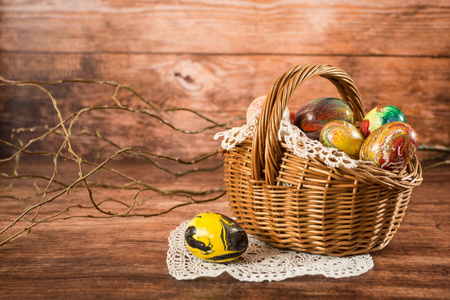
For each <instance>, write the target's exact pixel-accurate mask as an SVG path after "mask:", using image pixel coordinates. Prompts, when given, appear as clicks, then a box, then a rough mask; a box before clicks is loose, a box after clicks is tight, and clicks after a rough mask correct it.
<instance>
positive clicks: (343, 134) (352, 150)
mask: <svg viewBox="0 0 450 300" xmlns="http://www.w3.org/2000/svg"><path fill="white" fill-rule="evenodd" d="M319 141H320V142H321V143H322V144H323V145H324V146H325V147H329V148H336V149H339V150H341V151H344V152H345V153H347V154H348V155H349V156H350V157H351V158H355V159H358V157H359V150H360V149H361V145H362V143H363V142H364V137H363V136H362V134H361V132H360V131H359V130H358V128H356V127H355V126H354V125H353V124H350V123H349V122H345V121H341V120H337V121H331V122H329V123H328V124H327V125H325V126H324V127H323V128H322V130H321V131H320V138H319Z"/></svg>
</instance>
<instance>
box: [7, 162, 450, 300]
mask: <svg viewBox="0 0 450 300" xmlns="http://www.w3.org/2000/svg"><path fill="white" fill-rule="evenodd" d="M30 167H32V168H35V169H36V170H40V169H41V168H42V167H45V165H42V164H34V165H33V164H30V165H28V166H27V168H30ZM115 168H117V169H119V170H122V171H124V172H126V173H129V172H131V173H134V175H135V176H137V177H142V178H143V179H145V180H150V181H151V180H152V178H153V180H155V181H156V183H158V184H160V183H161V184H165V185H166V186H170V184H171V183H172V184H177V187H180V186H195V185H197V184H198V179H199V178H200V177H202V176H200V175H199V176H193V177H191V178H190V179H189V178H186V179H183V180H181V181H180V180H179V179H172V180H170V179H167V178H165V179H164V180H163V181H160V179H159V178H158V176H157V175H156V173H155V175H151V174H149V173H148V172H147V170H146V168H145V167H144V166H137V165H136V164H128V163H123V164H119V165H115ZM63 170H64V171H63V173H64V174H62V176H63V177H66V178H67V179H68V178H69V177H68V176H70V174H71V172H76V170H73V169H69V168H64V169H63ZM2 171H4V170H3V169H2ZM203 176H204V180H203V183H206V184H211V185H217V184H220V180H221V178H220V174H219V173H215V174H213V176H205V175H203ZM449 176H450V168H449V167H448V166H442V167H438V168H435V169H430V170H427V171H425V173H424V184H423V185H422V186H419V187H417V188H415V189H414V190H413V194H412V197H411V201H410V204H409V207H408V210H407V212H406V215H405V218H404V220H403V222H402V225H401V227H400V229H399V231H398V232H397V233H396V235H395V237H394V238H393V240H392V241H391V242H390V244H389V245H388V246H387V247H386V248H385V249H383V250H382V251H379V252H375V253H373V260H374V264H375V266H374V268H373V269H372V270H370V271H369V272H367V273H366V274H363V275H362V276H358V277H352V278H343V279H327V278H325V277H322V276H304V277H297V278H293V279H288V280H285V281H281V282H262V283H245V282H238V281H237V280H235V279H233V278H232V277H231V276H229V275H228V274H223V275H221V276H219V277H217V278H199V279H196V280H192V281H177V280H175V279H174V278H172V277H171V276H170V275H169V273H168V269H167V266H166V253H167V250H168V240H167V239H168V236H169V234H170V232H171V231H172V230H173V229H175V228H176V227H177V226H178V224H179V223H181V222H182V221H185V220H187V219H190V218H191V217H192V216H194V215H196V214H197V213H200V212H204V211H216V212H221V213H224V214H228V215H231V212H230V210H229V208H228V206H227V202H226V199H225V198H222V199H220V200H217V201H215V202H211V203H208V204H198V205H191V206H185V207H183V208H179V209H176V210H174V211H172V212H170V213H169V214H167V215H163V216H160V217H154V218H146V219H144V218H114V219H72V220H66V221H60V222H54V223H50V224H44V225H40V226H37V227H35V228H34V229H33V230H32V232H31V234H30V235H28V236H25V237H22V238H20V239H17V240H15V241H13V242H12V243H10V244H6V245H4V246H2V247H0V261H1V264H0V290H1V291H2V296H3V297H4V298H7V299H25V298H26V299H33V298H65V299H71V298H83V299H91V298H99V297H100V298H108V299H119V298H120V299H130V298H150V299H170V298H177V299H205V298H207V299H211V298H220V299H223V298H228V299H240V298H247V299H273V298H277V299H280V298H281V299H293V298H309V299H310V298H318V297H320V298H332V299H336V298H347V299H348V298H364V299H387V298H402V299H404V298H420V299H448V298H449V296H450V288H449V286H448V284H447V283H448V271H449V268H450V259H449V257H448V250H449V247H450V244H449V238H448V237H449V236H448V235H449V230H450V227H449V226H450V222H449V218H448V211H449V209H450V207H449V203H448V201H447V200H448V193H449V187H448V185H447V178H448V177H449ZM29 188H30V187H29V186H26V185H21V184H20V183H19V185H17V186H16V187H15V188H14V189H13V190H11V191H9V192H8V193H10V192H13V193H15V194H16V195H18V196H20V195H24V194H26V192H27V191H28V190H29ZM31 188H33V187H31ZM3 194H4V193H3ZM78 196H80V198H78ZM95 196H96V197H97V199H102V198H106V197H110V196H114V197H116V196H117V193H116V192H114V191H108V190H103V191H99V190H95ZM83 198H84V199H83ZM86 198H87V196H86V195H84V196H83V193H74V194H73V195H72V196H71V197H67V198H63V200H62V201H63V202H62V203H60V204H58V203H54V204H55V205H53V204H52V206H54V209H56V208H55V207H62V206H63V205H64V203H67V202H70V203H71V202H73V201H88V200H87V199H86ZM24 204H25V203H18V202H14V201H12V200H7V199H2V201H0V224H1V225H2V228H3V226H5V225H6V224H7V221H8V220H11V219H12V217H14V216H17V215H18V214H20V213H21V211H22V208H23V206H22V205H24ZM167 205H168V203H167V200H166V199H164V198H161V197H156V198H152V199H150V200H149V201H148V202H147V203H145V204H144V205H143V206H146V207H148V208H149V209H151V210H159V209H163V208H165V207H167ZM139 209H141V208H139Z"/></svg>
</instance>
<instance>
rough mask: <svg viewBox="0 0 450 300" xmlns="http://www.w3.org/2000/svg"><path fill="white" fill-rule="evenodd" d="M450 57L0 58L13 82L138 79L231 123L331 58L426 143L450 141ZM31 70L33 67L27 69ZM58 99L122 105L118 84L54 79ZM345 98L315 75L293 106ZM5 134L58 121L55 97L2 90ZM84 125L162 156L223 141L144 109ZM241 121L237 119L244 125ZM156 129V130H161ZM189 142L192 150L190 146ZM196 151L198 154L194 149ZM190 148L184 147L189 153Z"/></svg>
mask: <svg viewBox="0 0 450 300" xmlns="http://www.w3.org/2000/svg"><path fill="white" fill-rule="evenodd" d="M448 61H449V59H447V58H412V57H402V58H399V57H395V58H394V57H351V58H349V57H340V56H324V57H315V56H276V55H253V56H234V55H147V54H136V55H135V54H57V55H49V54H21V55H16V54H6V53H4V54H3V55H2V56H1V62H2V65H4V66H5V68H4V69H3V74H4V76H7V77H8V78H10V79H21V80H44V81H53V80H59V79H68V78H75V77H84V78H87V79H103V80H111V81H115V82H118V83H121V84H125V85H131V86H132V87H134V88H135V89H136V90H137V91H139V92H140V93H141V94H142V95H143V96H144V97H146V98H147V99H149V100H151V101H153V102H155V103H156V104H157V105H159V106H162V107H165V108H168V107H186V108H191V109H194V110H198V111H200V112H202V113H204V114H205V115H207V116H208V117H211V118H213V119H215V120H218V121H220V122H226V121H228V120H230V119H232V118H234V117H237V116H243V115H244V114H245V111H246V108H247V106H248V104H249V103H250V101H251V100H252V99H254V98H256V97H257V96H259V95H264V94H266V93H267V92H268V91H269V89H270V87H271V86H272V85H273V83H274V81H275V80H276V78H277V77H278V76H280V75H281V74H282V73H284V72H285V71H287V70H288V69H289V68H291V67H292V66H293V65H295V64H299V63H323V62H326V63H330V64H332V65H336V66H339V67H341V68H343V69H344V70H346V71H347V72H348V73H349V74H350V75H351V76H352V78H353V79H354V80H355V82H356V84H357V86H358V87H359V89H360V92H361V94H362V96H363V102H364V104H365V107H366V112H368V111H369V110H370V109H371V108H372V107H375V106H376V105H380V104H392V105H395V106H397V107H399V108H400V109H401V110H402V111H403V112H404V113H405V115H406V117H407V121H408V122H409V123H410V124H411V125H412V126H413V127H414V128H415V129H416V131H417V132H418V134H419V137H420V139H421V141H422V142H423V143H427V144H442V145H447V146H449V145H450V144H449V143H450V130H449V128H450V105H449V101H448V96H447V95H448V93H449V92H450V91H449V85H448V82H449V80H450V72H449V71H448V70H449V69H448ZM27 66H28V67H29V68H28V69H27V70H28V71H27V73H26V74H24V72H23V70H24V69H26V68H27ZM47 88H48V89H49V91H51V92H52V93H53V95H54V97H55V98H56V99H57V101H59V109H60V110H61V111H62V113H63V116H68V115H69V114H71V113H73V112H75V111H78V110H80V109H82V108H84V107H89V106H97V105H115V102H114V101H113V100H112V99H111V97H112V95H113V94H114V91H115V88H114V87H110V86H105V85H103V86H98V85H92V84H82V83H77V84H65V85H61V86H47ZM324 96H338V94H337V92H336V90H335V88H334V86H333V85H332V84H330V83H329V82H327V81H326V80H324V79H320V78H317V79H316V78H314V79H312V80H311V81H309V82H307V83H305V84H304V86H301V87H299V88H298V90H297V91H296V92H295V93H294V95H293V97H292V99H291V101H290V102H289V107H290V109H291V110H292V111H296V110H297V109H298V107H300V106H301V105H302V104H304V103H306V102H307V101H309V100H311V99H314V98H316V97H324ZM119 98H120V99H123V103H124V104H126V105H128V106H130V107H133V108H140V109H145V108H148V107H146V106H145V105H143V103H142V102H141V101H140V100H139V99H138V98H137V97H131V95H130V93H127V92H122V93H119ZM0 104H1V107H2V118H1V119H0V125H1V126H0V128H1V137H2V138H3V139H9V135H10V132H11V129H12V128H20V127H32V126H40V125H44V124H49V125H53V124H56V122H57V121H58V120H57V117H56V113H55V109H54V108H53V105H52V103H51V101H50V99H49V98H48V97H47V96H46V95H45V94H44V93H43V92H41V91H40V90H38V89H36V88H34V87H1V88H0ZM163 116H164V118H166V119H167V120H169V121H171V122H173V123H174V124H176V125H177V126H180V127H182V128H186V129H199V128H202V127H204V126H207V125H208V123H207V122H204V121H201V120H200V119H199V118H197V117H195V116H194V115H193V114H189V113H167V114H163ZM79 124H81V125H80V127H79V128H80V130H81V129H86V130H89V131H91V132H94V133H95V131H99V132H100V133H102V135H104V136H106V137H109V138H110V139H112V140H113V141H115V142H117V143H118V144H119V145H122V146H124V147H125V146H139V147H145V148H147V149H149V148H150V149H154V150H155V151H157V152H159V153H166V154H175V153H179V149H181V148H183V151H188V152H187V156H193V155H195V154H199V152H202V153H206V152H209V151H211V150H212V149H215V148H217V147H218V142H217V141H214V140H213V138H212V137H213V135H214V133H215V132H217V131H219V130H218V129H214V130H210V131H207V132H206V133H201V134H198V135H194V136H185V135H182V134H178V133H176V132H174V131H173V130H171V129H168V127H164V126H162V125H161V124H160V123H159V122H158V121H154V120H153V119H150V118H148V117H145V116H139V115H138V116H136V114H134V115H133V114H131V113H126V112H113V113H112V114H111V113H109V112H101V111H96V112H90V113H86V114H85V115H84V116H83V117H82V118H80V120H79ZM238 124H239V123H238ZM155 129H157V130H155ZM80 143H81V144H80V151H82V153H83V152H85V153H89V151H90V152H92V148H94V149H96V145H95V143H94V142H93V141H92V139H87V140H86V139H85V140H82V141H80ZM186 144H189V145H191V147H190V148H188V149H185V148H186V147H185V145H186ZM189 151H191V152H189ZM183 153H186V152H183Z"/></svg>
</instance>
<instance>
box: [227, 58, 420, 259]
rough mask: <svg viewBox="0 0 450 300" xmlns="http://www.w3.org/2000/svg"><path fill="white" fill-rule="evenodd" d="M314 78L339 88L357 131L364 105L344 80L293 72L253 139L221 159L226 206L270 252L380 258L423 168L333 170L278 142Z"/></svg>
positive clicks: (271, 97) (331, 72)
mask: <svg viewBox="0 0 450 300" xmlns="http://www.w3.org/2000/svg"><path fill="white" fill-rule="evenodd" d="M313 76H321V77H324V78H326V79H328V80H329V81H330V82H331V83H333V84H334V85H335V86H336V88H337V90H338V91H339V93H340V95H341V97H342V99H343V100H344V101H346V102H347V103H348V104H349V105H350V107H351V108H352V110H353V112H354V113H355V118H356V124H357V126H359V125H360V123H361V121H362V119H363V117H364V113H363V105H362V102H361V97H360V94H359V92H358V89H357V88H356V86H355V83H354V82H353V80H352V79H351V78H350V77H349V75H348V74H347V73H345V72H344V71H342V70H341V69H338V68H336V67H332V66H329V65H300V66H296V67H294V68H292V69H291V70H289V71H288V72H286V73H285V74H284V75H283V76H281V77H280V78H279V79H278V80H277V81H276V82H275V84H274V85H273V87H272V89H271V91H270V92H269V94H268V96H267V98H266V100H265V103H264V106H263V108H262V112H261V115H260V119H259V123H258V124H257V126H256V130H255V133H254V136H253V139H249V138H247V139H246V140H245V141H244V142H242V143H240V144H238V145H236V146H235V147H234V148H233V149H231V150H228V151H224V162H225V167H224V169H225V177H224V180H225V184H226V189H227V195H228V199H229V204H230V206H231V208H232V210H233V213H234V215H235V217H236V218H237V221H238V222H239V223H240V224H241V225H242V226H243V228H244V229H245V230H246V232H247V233H249V234H252V235H254V236H255V237H256V238H258V239H260V240H262V241H265V242H267V243H269V244H270V245H272V246H275V247H279V248H287V249H292V250H297V251H304V252H309V253H316V254H327V255H332V256H345V255H353V254H359V253H369V252H372V251H375V250H380V249H382V248H384V247H385V246H386V245H387V244H388V243H389V241H390V240H391V239H392V237H393V236H394V234H395V232H396V231H397V229H398V227H399V226H400V222H401V221H402V218H403V216H404V214H405V211H406V208H407V205H408V202H409V198H410V196H411V192H412V188H413V187H415V186H418V185H420V184H421V182H422V168H421V166H420V164H419V161H418V159H417V157H414V159H413V160H412V161H411V162H410V163H409V164H408V165H407V166H406V167H405V168H404V169H402V170H400V171H395V172H390V171H386V170H383V169H380V168H377V167H375V166H373V165H372V164H370V163H365V162H361V163H358V165H357V167H355V168H343V167H338V168H333V167H329V166H327V165H325V163H324V162H323V161H321V160H320V159H319V158H309V159H304V158H301V157H299V156H297V155H295V154H294V153H293V152H292V151H291V150H289V149H288V148H287V146H286V145H285V144H284V143H282V142H280V141H278V138H277V132H278V130H279V126H280V122H281V118H282V112H283V111H284V110H285V108H286V104H287V101H288V100H289V98H290V95H291V94H292V92H293V91H294V89H295V88H296V87H297V86H299V85H300V84H302V83H303V82H305V81H306V80H308V79H309V78H311V77H313ZM299 146H300V147H301V146H302V145H299Z"/></svg>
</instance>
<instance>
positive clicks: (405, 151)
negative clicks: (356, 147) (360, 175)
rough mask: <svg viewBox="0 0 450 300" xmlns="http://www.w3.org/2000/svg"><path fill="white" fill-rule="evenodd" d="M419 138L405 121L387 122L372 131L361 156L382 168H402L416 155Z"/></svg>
mask: <svg viewBox="0 0 450 300" xmlns="http://www.w3.org/2000/svg"><path fill="white" fill-rule="evenodd" d="M418 144H419V142H418V138H417V134H416V132H415V131H414V129H413V128H412V127H411V126H410V125H408V124H406V123H404V122H399V121H396V122H391V123H387V124H385V125H383V126H381V127H380V128H378V129H376V130H375V131H374V132H372V133H371V134H370V135H369V136H368V137H367V139H366V140H365V141H364V143H363V144H362V146H361V151H360V154H359V158H360V159H361V160H366V161H372V162H374V163H375V164H376V165H377V166H379V167H380V168H382V169H385V170H389V171H393V170H399V169H402V168H403V167H404V166H405V165H406V164H407V163H408V162H409V161H410V160H411V159H412V158H413V157H414V155H415V153H416V151H417V147H418Z"/></svg>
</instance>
